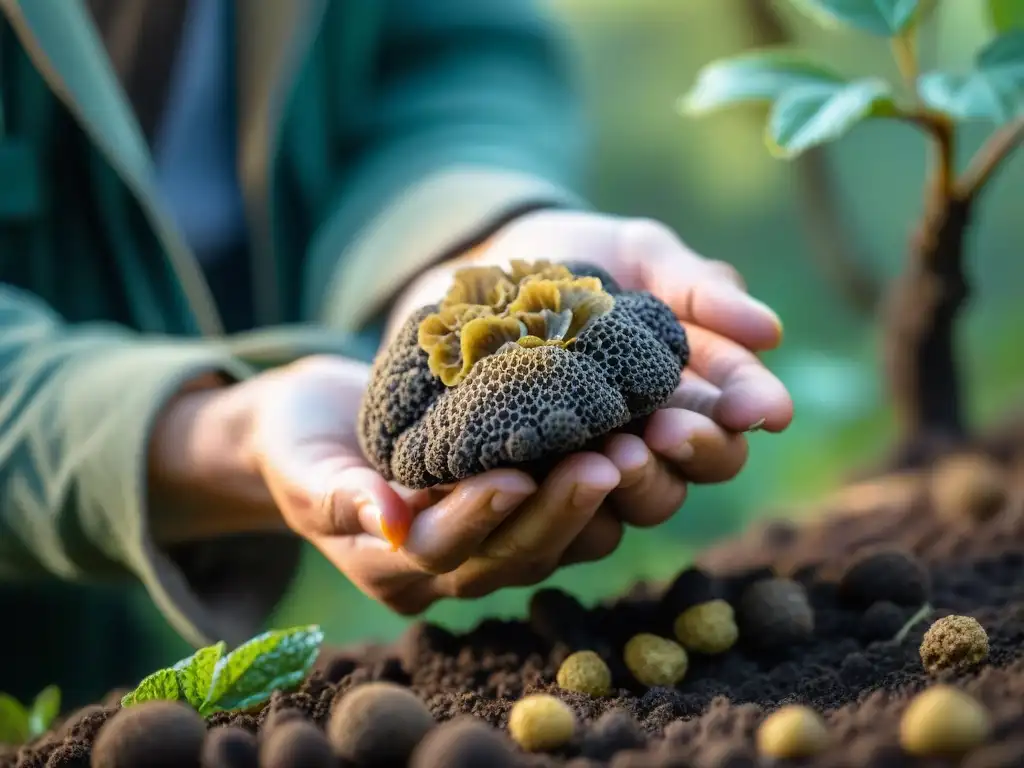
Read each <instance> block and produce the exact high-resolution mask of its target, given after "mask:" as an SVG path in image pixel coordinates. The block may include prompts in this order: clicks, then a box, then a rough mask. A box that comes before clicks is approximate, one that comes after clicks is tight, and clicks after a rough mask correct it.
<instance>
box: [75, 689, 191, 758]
mask: <svg viewBox="0 0 1024 768" xmlns="http://www.w3.org/2000/svg"><path fill="white" fill-rule="evenodd" d="M205 737H206V723H205V722H203V718H201V717H200V716H199V714H198V713H197V712H196V711H195V710H194V709H192V708H191V707H189V706H187V705H185V704H182V703H180V702H176V701H146V702H142V703H140V704H135V705H133V706H130V707H127V708H125V709H122V710H121V711H120V712H118V713H117V714H116V715H114V716H113V717H112V718H110V720H108V721H107V722H106V724H105V725H104V726H103V727H102V728H100V731H99V734H98V735H97V736H96V743H95V744H94V745H93V750H92V765H93V768H138V766H140V765H145V766H150V767H151V768H191V767H192V766H198V765H199V756H200V753H201V751H202V748H203V740H204V739H205Z"/></svg>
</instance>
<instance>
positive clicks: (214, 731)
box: [200, 725, 259, 768]
mask: <svg viewBox="0 0 1024 768" xmlns="http://www.w3.org/2000/svg"><path fill="white" fill-rule="evenodd" d="M200 762H201V763H202V766H203V768H256V766H257V764H258V762H259V746H258V744H257V742H256V737H255V736H253V735H252V734H251V733H249V732H248V731H246V730H243V729H242V728H238V727H237V726H234V725H224V726H219V727H217V728H211V729H210V731H209V732H208V733H207V734H206V741H205V742H204V743H203V751H202V757H201V760H200Z"/></svg>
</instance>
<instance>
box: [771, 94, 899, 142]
mask: <svg viewBox="0 0 1024 768" xmlns="http://www.w3.org/2000/svg"><path fill="white" fill-rule="evenodd" d="M894 112H895V105H894V104H893V101H892V96H891V88H890V86H889V84H888V83H887V82H885V81H884V80H877V79H865V80H856V81H854V82H849V83H833V84H817V85H804V86H800V87H797V88H793V89H791V90H789V91H787V92H786V93H784V94H783V95H782V96H781V97H779V99H778V100H777V101H776V102H775V104H774V105H773V107H772V110H771V113H770V114H769V116H768V126H767V130H766V140H767V143H768V147H769V149H770V150H771V151H772V153H773V154H775V155H778V156H781V157H794V156H796V155H799V154H800V153H801V152H804V151H805V150H808V149H810V148H811V147H814V146H817V145H819V144H824V143H826V142H829V141H833V140H835V139H838V138H839V137H840V136H842V135H843V134H845V133H846V132H847V131H849V130H850V129H851V128H852V127H853V126H854V125H856V124H857V123H859V122H860V121H861V120H864V119H865V118H868V117H885V116H888V115H892V114H894Z"/></svg>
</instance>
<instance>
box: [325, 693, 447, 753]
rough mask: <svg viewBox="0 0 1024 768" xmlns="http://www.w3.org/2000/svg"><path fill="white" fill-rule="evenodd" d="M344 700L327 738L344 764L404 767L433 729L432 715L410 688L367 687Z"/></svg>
mask: <svg viewBox="0 0 1024 768" xmlns="http://www.w3.org/2000/svg"><path fill="white" fill-rule="evenodd" d="M341 696H342V698H341V699H340V701H337V702H336V703H335V704H334V708H333V711H332V712H331V718H330V721H329V722H328V725H327V735H328V737H329V738H330V741H331V744H332V745H333V747H334V751H335V753H336V754H337V755H338V756H339V757H341V758H342V759H344V760H349V761H350V762H354V763H358V764H359V765H366V766H378V765H379V766H389V765H392V764H395V763H398V764H401V763H402V762H404V761H406V760H408V759H409V755H410V754H412V751H413V749H415V747H416V745H417V744H419V743H420V740H421V739H422V738H423V737H424V736H425V735H426V733H427V732H428V731H429V730H430V729H431V728H433V727H434V718H433V716H432V715H431V714H430V711H429V710H428V709H427V708H426V706H425V705H424V704H423V702H422V701H421V700H420V699H419V698H418V697H417V696H416V694H414V693H413V692H412V691H410V690H409V689H408V688H403V687H401V686H399V685H395V684H393V683H364V684H363V685H359V686H356V687H355V688H353V689H351V690H350V691H348V692H347V693H343V694H341Z"/></svg>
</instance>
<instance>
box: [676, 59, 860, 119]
mask: <svg viewBox="0 0 1024 768" xmlns="http://www.w3.org/2000/svg"><path fill="white" fill-rule="evenodd" d="M842 82H844V78H843V77H842V75H840V74H838V73H836V72H834V71H832V70H830V69H827V68H826V67H823V66H820V65H818V64H815V63H814V62H813V61H810V60H808V59H806V58H804V57H803V56H801V55H800V54H798V53H795V52H793V51H787V50H766V51H753V52H751V53H747V54H743V55H741V56H735V57H732V58H728V59H720V60H718V61H713V62H711V63H710V64H708V65H707V66H705V67H703V68H702V69H701V70H700V72H699V73H698V74H697V80H696V82H695V83H694V86H693V88H691V89H690V91H689V93H687V94H686V95H685V96H684V97H683V98H682V100H681V101H680V104H679V107H680V110H681V111H683V112H685V113H688V114H691V115H703V114H707V113H708V112H712V111H714V110H717V109H721V108H723V107H729V106H733V105H735V104H740V103H745V102H769V103H770V102H773V101H775V100H776V99H777V98H779V96H781V95H782V94H783V93H785V92H786V91H787V90H789V89H790V88H794V87H796V86H801V85H831V84H836V83H842Z"/></svg>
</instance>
